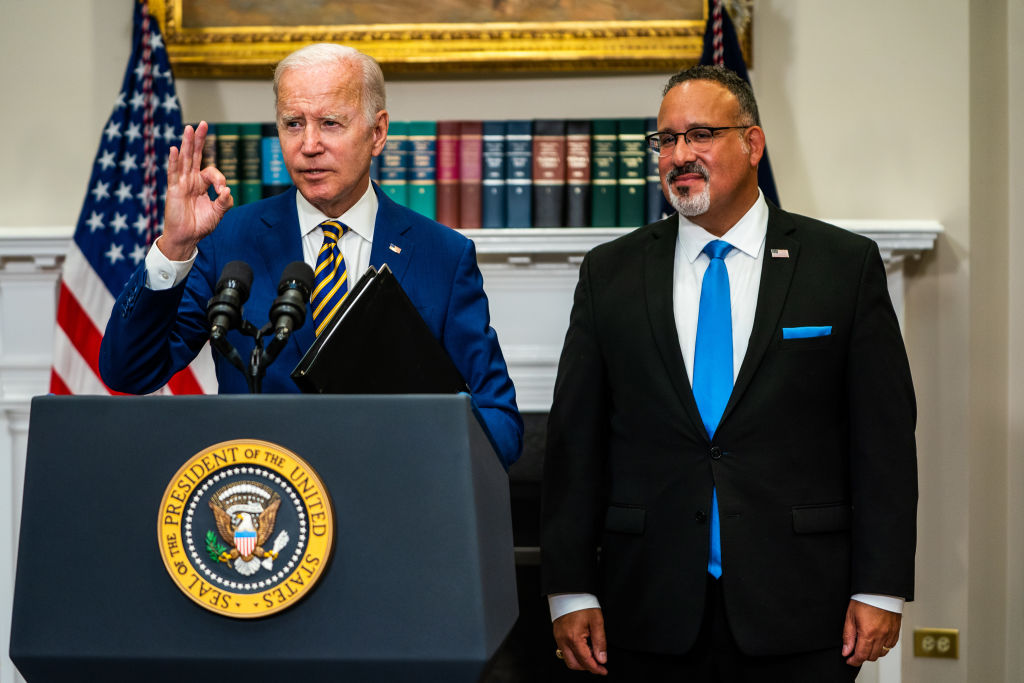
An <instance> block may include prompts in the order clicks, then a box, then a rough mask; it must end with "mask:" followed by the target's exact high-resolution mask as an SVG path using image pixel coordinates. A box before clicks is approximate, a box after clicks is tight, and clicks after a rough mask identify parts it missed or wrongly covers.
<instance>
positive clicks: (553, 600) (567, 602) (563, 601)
mask: <svg viewBox="0 0 1024 683" xmlns="http://www.w3.org/2000/svg"><path fill="white" fill-rule="evenodd" d="M594 608H596V609H601V603H600V602H598V601H597V596H596V595H591V594H590V593H552V594H551V595H549V596H548V609H550V610H551V621H554V620H555V619H557V618H558V617H561V616H565V615H566V614H568V613H569V612H579V611H580V610H581V609H594Z"/></svg>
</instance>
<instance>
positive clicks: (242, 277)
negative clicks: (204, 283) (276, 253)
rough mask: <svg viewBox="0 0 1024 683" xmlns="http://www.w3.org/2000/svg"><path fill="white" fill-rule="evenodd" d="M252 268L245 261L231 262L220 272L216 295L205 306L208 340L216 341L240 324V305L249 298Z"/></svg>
mask: <svg viewBox="0 0 1024 683" xmlns="http://www.w3.org/2000/svg"><path fill="white" fill-rule="evenodd" d="M251 287H252V268H250V267H249V264H248V263H246V262H245V261H231V262H230V263H228V264H227V265H226V266H224V270H222V271H221V272H220V280H218V281H217V289H216V293H215V294H214V295H213V296H212V297H210V300H209V302H207V304H206V318H207V320H209V321H210V339H211V340H212V341H217V340H219V339H221V338H222V337H223V336H224V335H225V334H227V333H228V331H229V330H233V329H235V328H236V327H240V326H241V324H242V304H244V303H245V302H246V300H247V299H248V298H249V289H250V288H251Z"/></svg>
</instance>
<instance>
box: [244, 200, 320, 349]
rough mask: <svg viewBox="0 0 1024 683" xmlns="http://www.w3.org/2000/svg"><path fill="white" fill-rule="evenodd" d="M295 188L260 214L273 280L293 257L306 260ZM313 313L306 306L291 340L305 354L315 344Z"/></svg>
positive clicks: (261, 245)
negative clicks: (296, 206)
mask: <svg viewBox="0 0 1024 683" xmlns="http://www.w3.org/2000/svg"><path fill="white" fill-rule="evenodd" d="M295 192H296V189H295V187H294V186H292V188H291V189H289V190H288V191H286V192H282V193H281V194H280V195H278V196H276V197H274V198H273V199H272V200H270V201H268V202H267V203H266V206H265V208H264V209H263V211H262V212H261V213H260V215H259V220H260V221H261V222H262V224H263V228H264V230H263V234H262V235H260V239H257V240H256V243H257V244H258V245H259V247H258V248H259V250H260V252H261V256H262V257H263V267H264V268H266V271H267V277H268V278H269V279H270V282H277V281H278V279H279V278H280V277H281V273H282V272H283V271H284V269H285V266H287V265H288V264H289V263H291V262H293V261H302V260H303V255H302V238H301V235H300V234H299V215H298V210H297V209H296V208H295ZM312 319H313V316H312V313H311V311H309V309H308V307H307V310H306V323H305V324H304V325H303V326H302V327H300V328H299V329H297V330H295V332H293V333H292V335H291V339H290V340H289V343H291V344H295V345H296V347H295V348H296V351H298V353H299V355H300V356H301V355H302V354H303V353H304V351H305V349H308V348H309V347H310V346H311V345H312V344H313V324H312Z"/></svg>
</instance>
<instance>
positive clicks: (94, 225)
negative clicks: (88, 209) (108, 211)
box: [85, 211, 104, 232]
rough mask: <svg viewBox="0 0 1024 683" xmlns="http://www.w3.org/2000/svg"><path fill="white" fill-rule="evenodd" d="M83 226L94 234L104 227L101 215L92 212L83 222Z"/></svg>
mask: <svg viewBox="0 0 1024 683" xmlns="http://www.w3.org/2000/svg"><path fill="white" fill-rule="evenodd" d="M85 224H86V225H88V226H89V232H96V231H97V230H100V229H102V228H103V227H104V226H103V214H100V213H97V212H95V211H93V212H92V215H91V216H89V219H88V220H87V221H85Z"/></svg>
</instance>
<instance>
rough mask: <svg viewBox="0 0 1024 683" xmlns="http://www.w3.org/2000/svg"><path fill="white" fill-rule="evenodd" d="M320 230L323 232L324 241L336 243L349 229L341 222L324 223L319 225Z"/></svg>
mask: <svg viewBox="0 0 1024 683" xmlns="http://www.w3.org/2000/svg"><path fill="white" fill-rule="evenodd" d="M320 229H321V230H323V231H324V239H325V240H329V241H331V242H337V241H338V240H339V239H341V236H342V235H344V234H345V233H346V232H348V230H349V227H348V226H347V225H345V224H344V223H342V222H341V221H334V220H331V221H324V222H323V223H321V224H320Z"/></svg>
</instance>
